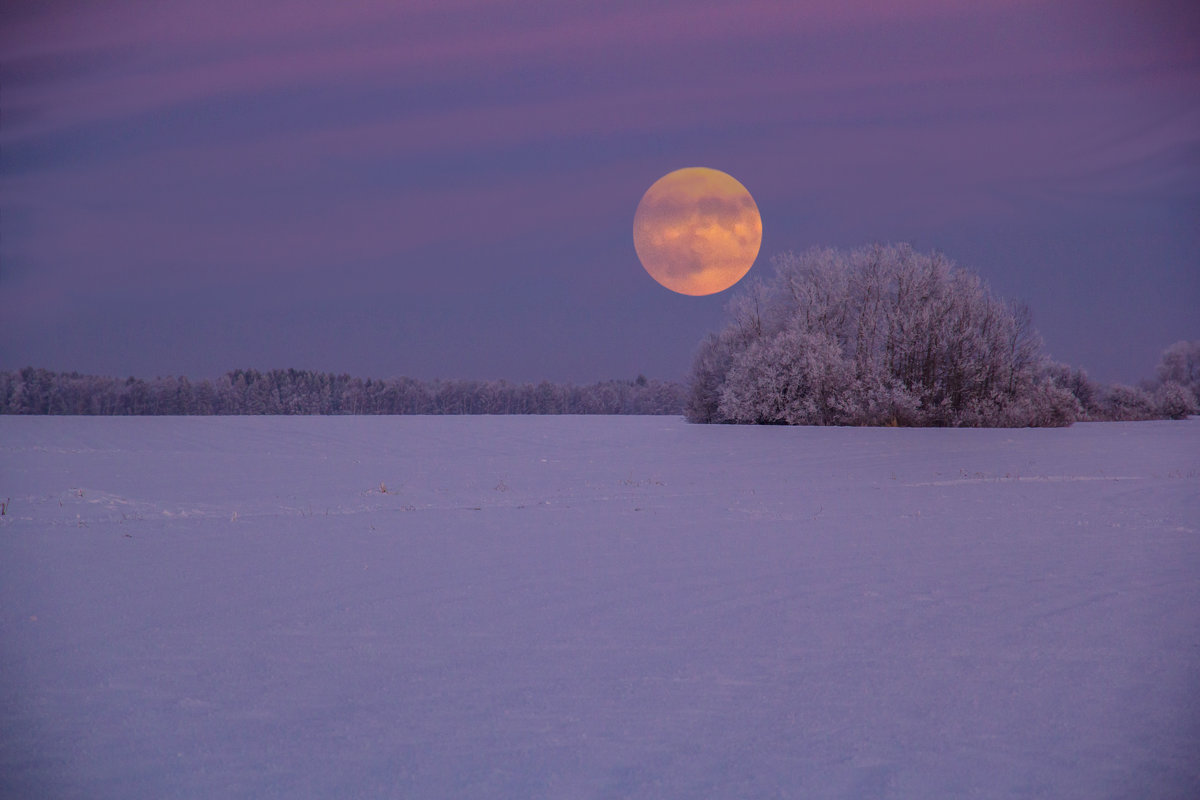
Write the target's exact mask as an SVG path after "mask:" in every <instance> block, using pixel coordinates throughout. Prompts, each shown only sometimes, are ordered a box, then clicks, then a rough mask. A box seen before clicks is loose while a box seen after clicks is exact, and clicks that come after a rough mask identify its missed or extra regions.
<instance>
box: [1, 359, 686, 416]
mask: <svg viewBox="0 0 1200 800" xmlns="http://www.w3.org/2000/svg"><path fill="white" fill-rule="evenodd" d="M683 395H684V389H683V387H682V386H680V385H679V384H676V383H671V382H665V381H657V380H647V379H646V378H645V377H643V376H638V378H637V380H633V381H617V380H612V381H603V382H600V383H595V384H591V385H586V386H579V385H574V384H554V383H549V382H542V383H538V384H531V383H522V384H513V383H508V382H506V381H472V380H449V381H442V380H436V381H419V380H414V379H412V378H394V379H386V380H372V379H369V378H368V379H365V380H364V379H362V378H353V377H350V376H349V375H335V374H333V373H328V372H314V371H310V370H295V369H287V370H270V371H268V372H259V371H257V370H240V369H239V370H234V371H233V372H229V373H227V374H225V375H223V376H221V377H220V378H218V379H216V380H215V381H209V380H200V381H190V380H188V379H187V378H186V377H166V378H155V379H153V380H143V379H140V378H109V377H100V376H95V375H80V374H79V373H76V372H71V373H59V372H50V371H48V370H44V369H34V368H32V367H26V368H25V369H22V370H19V371H17V372H0V413H3V414H88V415H208V414H679V413H681V412H682V408H683Z"/></svg>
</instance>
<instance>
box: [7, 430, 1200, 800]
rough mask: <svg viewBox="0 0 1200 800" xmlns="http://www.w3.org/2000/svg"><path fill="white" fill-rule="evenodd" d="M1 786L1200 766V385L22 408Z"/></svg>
mask: <svg viewBox="0 0 1200 800" xmlns="http://www.w3.org/2000/svg"><path fill="white" fill-rule="evenodd" d="M5 498H11V500H10V502H9V504H8V507H7V509H6V512H5V514H4V516H3V517H0V721H2V723H0V796H3V797H5V798H7V797H30V798H33V797H44V798H168V797H187V798H217V797H221V798H226V797H229V798H233V797H247V798H250V797H254V798H263V797H280V798H284V797H286V798H305V797H313V798H350V797H404V798H489V799H490V798H626V797H633V798H821V797H845V798H872V797H887V798H922V799H924V798H959V797H979V798H993V797H994V798H1023V797H1029V798H1034V797H1037V798H1088V800H1094V799H1095V798H1124V797H1128V798H1168V797H1173V798H1195V797H1200V419H1198V418H1193V419H1191V420H1188V421H1183V422H1144V423H1098V424H1078V425H1075V426H1074V427H1072V428H1067V429H1055V430H929V429H925V430H907V429H835V428H781V427H767V428H763V427H728V426H696V425H687V424H685V423H684V422H682V421H679V420H677V419H672V418H664V417H633V418H631V417H490V418H489V417H433V418H423V417H319V418H296V417H256V418H214V417H196V418H49V417H30V418H24V417H0V501H2V500H4V499H5Z"/></svg>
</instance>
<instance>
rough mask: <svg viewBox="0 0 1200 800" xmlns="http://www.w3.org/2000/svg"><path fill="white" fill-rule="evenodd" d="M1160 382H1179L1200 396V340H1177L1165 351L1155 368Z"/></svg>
mask: <svg viewBox="0 0 1200 800" xmlns="http://www.w3.org/2000/svg"><path fill="white" fill-rule="evenodd" d="M1154 372H1155V377H1157V378H1158V382H1159V383H1160V384H1166V383H1178V384H1179V385H1180V386H1184V387H1186V388H1188V389H1190V390H1191V391H1192V394H1194V395H1197V396H1200V342H1176V343H1175V344H1173V345H1171V346H1170V347H1168V348H1167V349H1166V350H1164V351H1163V354H1162V357H1161V358H1160V359H1159V362H1158V367H1157V368H1156V369H1155V371H1154Z"/></svg>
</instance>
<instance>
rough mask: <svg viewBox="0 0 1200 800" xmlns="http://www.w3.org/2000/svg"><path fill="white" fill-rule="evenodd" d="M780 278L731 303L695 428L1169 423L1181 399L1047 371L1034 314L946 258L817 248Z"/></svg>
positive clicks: (782, 264) (696, 384)
mask: <svg viewBox="0 0 1200 800" xmlns="http://www.w3.org/2000/svg"><path fill="white" fill-rule="evenodd" d="M774 266H775V274H774V276H773V277H772V278H771V279H769V280H767V281H765V282H764V281H758V282H752V283H750V284H749V285H748V286H747V287H746V288H745V289H744V290H743V291H742V292H741V293H740V294H738V295H737V296H735V297H734V299H733V300H732V301H731V303H730V306H729V313H728V315H729V321H728V324H727V325H726V327H725V328H724V329H723V330H721V331H720V332H718V333H716V334H713V335H711V336H710V337H708V338H707V339H706V340H705V341H704V342H703V343H702V344H701V346H700V349H699V352H698V354H697V356H696V359H695V361H694V364H693V367H692V373H691V379H690V382H689V389H688V397H687V404H686V414H687V417H688V419H689V420H691V421H693V422H702V423H712V422H731V423H758V424H789V425H905V426H986V427H1025V426H1061V425H1070V424H1071V423H1072V422H1074V421H1076V420H1079V419H1148V418H1152V417H1157V416H1164V415H1165V414H1164V408H1165V406H1164V405H1163V403H1164V402H1168V401H1167V399H1166V398H1167V396H1168V395H1170V397H1172V398H1175V395H1176V394H1178V393H1177V392H1176V390H1175V389H1174V388H1171V389H1165V390H1163V392H1160V394H1161V395H1162V396H1161V397H1158V396H1155V395H1152V394H1151V393H1149V392H1146V391H1145V390H1142V389H1136V390H1133V389H1129V387H1100V386H1098V385H1096V384H1094V383H1092V382H1091V381H1089V380H1088V378H1087V376H1086V374H1084V373H1083V372H1082V371H1081V370H1072V369H1070V368H1069V367H1065V366H1062V365H1057V364H1053V363H1051V362H1049V361H1048V360H1047V359H1046V358H1045V356H1044V355H1043V353H1042V347H1041V340H1040V338H1039V337H1038V335H1037V333H1036V331H1034V329H1033V327H1032V325H1031V323H1030V317H1029V314H1028V312H1027V311H1025V310H1024V309H1022V308H1020V307H1017V306H1013V305H1011V304H1009V303H1006V302H1003V301H1002V300H1000V299H998V298H996V297H995V296H993V295H992V293H991V292H990V290H989V289H988V288H987V287H986V286H985V285H984V284H983V282H982V281H981V280H980V278H979V277H978V276H976V275H975V274H973V273H971V272H969V271H967V270H964V269H960V268H958V267H957V266H955V265H954V264H953V263H951V262H950V261H949V260H948V259H946V258H945V257H943V256H942V255H940V254H938V253H933V254H928V255H926V254H922V253H917V252H914V251H913V249H912V248H911V247H909V246H907V245H897V246H879V245H876V246H873V247H866V248H860V249H857V250H854V251H851V252H844V251H838V250H833V249H816V250H810V251H808V252H805V253H802V254H799V255H797V254H794V253H785V254H783V255H781V256H778V257H777V258H775V259H774ZM1178 361H1179V358H1174V360H1172V361H1171V364H1172V367H1171V368H1170V369H1171V370H1176V371H1177V368H1176V366H1175V365H1176V364H1177V362H1178ZM1183 361H1184V363H1187V358H1186V356H1185V357H1183ZM1171 374H1172V375H1174V374H1175V372H1172V373H1171ZM1188 374H1192V373H1188ZM1164 385H1165V384H1164ZM1175 385H1176V384H1172V386H1175ZM1126 390H1128V391H1126ZM1164 393H1165V394H1164ZM1143 395H1144V397H1143ZM1175 399H1178V398H1175ZM1193 402H1194V401H1193ZM1179 403H1183V404H1185V405H1186V397H1185V398H1183V399H1182V400H1179ZM1179 403H1176V405H1179Z"/></svg>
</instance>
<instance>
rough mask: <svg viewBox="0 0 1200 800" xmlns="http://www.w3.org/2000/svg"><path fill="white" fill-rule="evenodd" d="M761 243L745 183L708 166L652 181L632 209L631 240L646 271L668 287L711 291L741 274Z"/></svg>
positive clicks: (697, 292)
mask: <svg viewBox="0 0 1200 800" xmlns="http://www.w3.org/2000/svg"><path fill="white" fill-rule="evenodd" d="M761 244H762V217H760V216H759V215H758V206H756V205H755V204H754V198H753V197H751V196H750V192H748V191H746V187H745V186H742V184H740V183H738V181H737V180H736V179H734V178H733V177H732V176H730V175H726V174H725V173H724V172H721V171H720V170H717V169H709V168H708V167H687V168H686V169H677V170H675V171H674V172H670V173H668V174H666V175H664V176H663V177H661V178H659V179H658V180H657V181H655V182H654V185H653V186H651V187H650V188H649V189H647V190H646V194H645V195H643V196H642V202H640V203H638V207H637V213H635V214H634V215H633V246H634V248H635V249H636V250H637V254H638V258H639V259H641V261H642V266H643V267H645V268H646V272H649V273H650V277H652V278H654V280H656V281H658V282H659V283H661V284H662V285H663V286H665V287H667V288H668V289H670V290H671V291H673V292H679V293H680V294H689V295H693V296H699V295H705V294H716V293H717V292H722V291H724V290H726V289H728V288H729V287H730V286H733V285H734V284H735V283H737V282H738V281H740V280H741V279H742V276H744V275H745V274H746V273H747V272H749V271H750V267H752V266H754V259H755V258H757V257H758V248H759V245H761Z"/></svg>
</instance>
